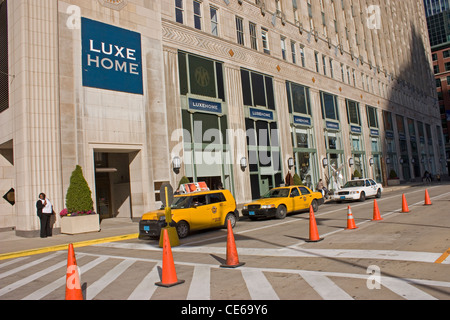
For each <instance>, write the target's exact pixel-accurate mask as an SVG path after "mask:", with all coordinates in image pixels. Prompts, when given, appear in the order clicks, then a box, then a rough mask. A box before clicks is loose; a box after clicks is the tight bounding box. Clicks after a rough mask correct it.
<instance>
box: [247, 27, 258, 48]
mask: <svg viewBox="0 0 450 320" xmlns="http://www.w3.org/2000/svg"><path fill="white" fill-rule="evenodd" d="M248 28H249V30H250V45H251V46H252V49H255V50H258V38H257V35H256V24H254V23H253V22H249V24H248Z"/></svg>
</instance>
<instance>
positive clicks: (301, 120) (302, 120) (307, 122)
mask: <svg viewBox="0 0 450 320" xmlns="http://www.w3.org/2000/svg"><path fill="white" fill-rule="evenodd" d="M294 124H298V125H302V126H311V118H308V117H300V116H294Z"/></svg>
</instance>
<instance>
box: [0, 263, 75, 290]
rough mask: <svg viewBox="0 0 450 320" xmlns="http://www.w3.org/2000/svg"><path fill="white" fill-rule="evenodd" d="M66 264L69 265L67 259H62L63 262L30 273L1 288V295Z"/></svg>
mask: <svg viewBox="0 0 450 320" xmlns="http://www.w3.org/2000/svg"><path fill="white" fill-rule="evenodd" d="M65 265H67V261H62V262H59V263H57V264H54V265H53V266H50V267H48V268H45V269H43V270H42V271H39V272H36V273H33V274H32V275H30V276H28V277H26V278H23V279H21V280H19V281H16V282H14V283H12V284H10V285H8V286H6V287H4V288H2V289H0V296H2V295H4V294H6V293H8V292H11V291H13V290H15V289H17V288H20V287H22V286H24V285H26V284H28V283H30V282H31V281H34V280H36V279H39V278H41V277H43V276H45V275H47V274H49V273H50V272H52V271H55V270H56V269H58V268H62V267H64V266H65Z"/></svg>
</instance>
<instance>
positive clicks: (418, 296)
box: [381, 278, 437, 300]
mask: <svg viewBox="0 0 450 320" xmlns="http://www.w3.org/2000/svg"><path fill="white" fill-rule="evenodd" d="M381 285H382V286H384V287H386V288H388V289H389V290H391V291H393V292H394V293H396V294H398V295H399V296H401V297H403V298H405V299H407V300H437V299H436V298H435V297H433V296H431V295H429V294H428V293H426V292H424V291H422V290H420V289H418V288H416V287H414V286H412V285H410V284H409V283H407V282H406V281H405V280H402V279H396V278H381Z"/></svg>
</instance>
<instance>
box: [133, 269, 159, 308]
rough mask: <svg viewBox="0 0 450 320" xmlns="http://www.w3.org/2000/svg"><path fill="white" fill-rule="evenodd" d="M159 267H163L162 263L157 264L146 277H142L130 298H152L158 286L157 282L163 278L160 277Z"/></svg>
mask: <svg viewBox="0 0 450 320" xmlns="http://www.w3.org/2000/svg"><path fill="white" fill-rule="evenodd" d="M158 267H161V264H160V263H158V264H156V265H155V266H154V267H153V268H152V270H151V271H150V272H149V273H148V274H147V275H146V276H145V278H144V279H142V281H141V282H140V283H139V285H138V286H137V287H136V288H135V289H134V291H133V292H132V293H131V295H130V296H129V297H128V300H150V298H151V297H152V295H153V293H154V292H155V290H156V288H157V287H156V285H155V282H158V281H160V280H161V279H160V277H159V272H158Z"/></svg>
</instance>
